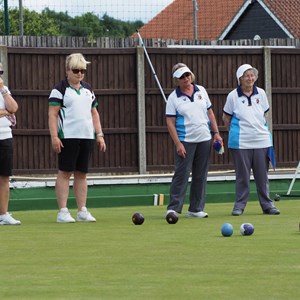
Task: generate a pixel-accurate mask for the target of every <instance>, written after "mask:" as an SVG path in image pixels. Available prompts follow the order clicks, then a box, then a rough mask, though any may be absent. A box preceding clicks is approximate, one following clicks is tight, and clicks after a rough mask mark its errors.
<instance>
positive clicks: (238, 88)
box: [237, 85, 258, 98]
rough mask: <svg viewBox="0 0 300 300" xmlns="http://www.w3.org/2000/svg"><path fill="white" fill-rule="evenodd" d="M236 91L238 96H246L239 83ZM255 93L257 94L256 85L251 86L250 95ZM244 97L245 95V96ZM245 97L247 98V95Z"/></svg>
mask: <svg viewBox="0 0 300 300" xmlns="http://www.w3.org/2000/svg"><path fill="white" fill-rule="evenodd" d="M237 93H238V96H239V97H242V96H246V95H245V94H244V93H243V91H242V89H241V86H240V85H238V87H237ZM257 94H258V90H257V87H256V86H255V85H254V86H253V92H252V94H251V96H252V95H257ZM251 96H250V97H251ZM246 97H247V96H246ZM247 98H248V97H247Z"/></svg>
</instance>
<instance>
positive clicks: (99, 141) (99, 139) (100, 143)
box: [97, 136, 106, 152]
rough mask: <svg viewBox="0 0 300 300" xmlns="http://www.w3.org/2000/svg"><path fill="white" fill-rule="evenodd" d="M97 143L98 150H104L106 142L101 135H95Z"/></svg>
mask: <svg viewBox="0 0 300 300" xmlns="http://www.w3.org/2000/svg"><path fill="white" fill-rule="evenodd" d="M97 145H98V146H99V149H100V151H102V152H105V151H106V144H105V140H104V137H103V136H97Z"/></svg>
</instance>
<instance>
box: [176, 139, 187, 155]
mask: <svg viewBox="0 0 300 300" xmlns="http://www.w3.org/2000/svg"><path fill="white" fill-rule="evenodd" d="M176 151H177V154H178V155H179V156H181V157H183V158H185V155H186V150H185V147H184V146H183V144H182V143H180V142H179V143H178V144H176Z"/></svg>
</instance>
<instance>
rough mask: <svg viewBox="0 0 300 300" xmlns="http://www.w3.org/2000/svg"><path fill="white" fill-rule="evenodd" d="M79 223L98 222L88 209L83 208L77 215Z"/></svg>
mask: <svg viewBox="0 0 300 300" xmlns="http://www.w3.org/2000/svg"><path fill="white" fill-rule="evenodd" d="M76 220H77V221H78V222H96V219H95V218H94V217H93V216H92V215H91V213H90V212H89V211H88V210H87V208H86V207H82V208H81V211H79V212H78V213H77V219H76Z"/></svg>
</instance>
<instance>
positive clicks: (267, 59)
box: [264, 47, 273, 134]
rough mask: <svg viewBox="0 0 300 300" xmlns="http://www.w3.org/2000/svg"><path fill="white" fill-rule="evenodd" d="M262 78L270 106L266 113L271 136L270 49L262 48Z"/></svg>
mask: <svg viewBox="0 0 300 300" xmlns="http://www.w3.org/2000/svg"><path fill="white" fill-rule="evenodd" d="M264 70H265V74H264V78H265V91H266V94H267V98H268V101H269V105H270V111H269V113H268V118H267V121H268V127H269V129H270V132H271V133H272V134H273V118H272V111H273V107H272V76H271V75H272V66H271V48H269V47H264Z"/></svg>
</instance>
